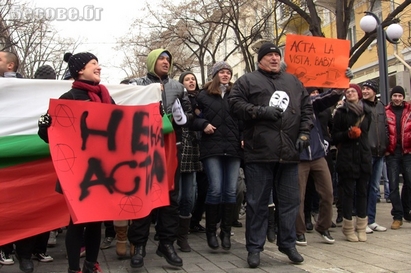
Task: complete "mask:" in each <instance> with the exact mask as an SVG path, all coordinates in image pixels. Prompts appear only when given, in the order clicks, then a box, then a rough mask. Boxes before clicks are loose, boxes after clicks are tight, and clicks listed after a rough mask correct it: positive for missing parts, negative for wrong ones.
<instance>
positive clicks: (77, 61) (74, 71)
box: [68, 52, 98, 79]
mask: <svg viewBox="0 0 411 273" xmlns="http://www.w3.org/2000/svg"><path fill="white" fill-rule="evenodd" d="M91 60H96V61H98V59H97V57H96V56H94V54H92V53H90V52H81V53H77V54H74V55H72V56H71V57H70V59H69V60H68V67H69V71H70V75H71V76H72V77H73V78H74V79H77V78H78V72H79V71H80V70H82V69H83V68H84V67H85V66H86V64H87V63H88V62H89V61H91Z"/></svg>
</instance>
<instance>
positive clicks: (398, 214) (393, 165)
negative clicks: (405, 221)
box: [387, 150, 411, 220]
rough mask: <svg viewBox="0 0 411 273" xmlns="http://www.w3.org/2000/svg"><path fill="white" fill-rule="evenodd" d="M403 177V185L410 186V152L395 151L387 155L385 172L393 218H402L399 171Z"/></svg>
mask: <svg viewBox="0 0 411 273" xmlns="http://www.w3.org/2000/svg"><path fill="white" fill-rule="evenodd" d="M401 172H402V177H403V179H404V185H407V187H408V189H410V188H411V154H404V155H403V154H402V152H401V151H397V150H396V151H395V153H394V154H392V155H389V156H387V174H388V181H389V183H390V199H391V204H392V209H391V215H392V216H393V219H394V220H402V218H403V216H404V211H403V205H402V203H401V197H400V186H399V184H400V173H401Z"/></svg>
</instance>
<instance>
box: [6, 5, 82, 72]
mask: <svg viewBox="0 0 411 273" xmlns="http://www.w3.org/2000/svg"><path fill="white" fill-rule="evenodd" d="M26 6H27V5H26V4H25V3H23V2H17V1H13V0H7V1H6V3H5V5H3V6H1V8H0V48H1V50H9V51H12V52H14V53H16V54H17V56H18V57H19V60H20V65H19V72H20V73H21V74H22V76H23V77H24V78H33V77H34V73H35V71H36V70H37V68H38V67H40V66H42V65H45V64H49V65H51V66H52V67H53V68H54V69H55V70H56V74H57V76H58V78H60V76H61V75H62V74H63V73H64V68H63V66H64V65H63V55H64V53H65V52H66V51H71V52H72V51H74V49H75V48H76V47H77V46H78V45H79V42H78V41H74V40H73V39H70V38H69V39H67V38H64V39H63V38H60V37H59V36H58V33H57V31H56V30H55V29H53V28H52V26H51V22H50V21H48V20H47V19H46V18H44V17H37V16H35V15H34V14H32V13H31V12H29V11H27V10H25V9H26ZM16 9H18V10H19V12H18V13H14V12H13V10H16ZM23 15H26V16H23ZM29 15H30V16H29Z"/></svg>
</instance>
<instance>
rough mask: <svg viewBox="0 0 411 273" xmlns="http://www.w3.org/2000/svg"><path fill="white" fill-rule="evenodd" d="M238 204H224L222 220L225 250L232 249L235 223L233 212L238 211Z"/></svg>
mask: <svg viewBox="0 0 411 273" xmlns="http://www.w3.org/2000/svg"><path fill="white" fill-rule="evenodd" d="M236 208H237V204H236V203H233V204H223V211H222V219H221V226H220V228H221V231H220V239H221V247H222V248H223V249H224V250H230V248H231V239H230V237H231V225H232V223H233V211H234V210H236Z"/></svg>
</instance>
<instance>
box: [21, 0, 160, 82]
mask: <svg viewBox="0 0 411 273" xmlns="http://www.w3.org/2000/svg"><path fill="white" fill-rule="evenodd" d="M26 1H29V3H30V4H31V5H33V7H37V8H40V9H44V10H46V9H47V8H49V9H50V11H51V12H57V11H58V10H59V9H60V11H62V12H66V11H67V12H69V11H70V10H71V11H74V10H76V11H78V15H79V16H83V17H86V19H88V21H86V20H74V19H73V18H76V17H77V15H76V14H74V15H71V16H73V17H71V18H72V19H73V20H68V19H66V20H64V18H65V17H67V15H64V14H63V15H61V17H60V18H63V20H61V21H58V20H53V22H52V24H53V26H54V27H55V28H56V29H57V30H58V32H59V35H60V36H62V37H72V38H74V39H75V40H77V39H78V38H80V39H81V40H83V41H86V42H84V43H83V44H81V45H80V47H79V48H78V51H79V52H80V51H90V52H92V53H94V54H95V55H96V56H97V58H98V59H99V63H100V64H101V66H102V83H113V84H114V83H120V81H121V80H122V79H123V78H125V77H126V75H125V73H124V72H122V71H121V70H118V69H114V68H112V66H113V64H120V63H121V60H122V53H121V52H116V50H114V49H113V47H114V46H115V45H116V44H115V43H116V39H117V38H119V37H121V36H123V35H125V34H126V33H128V30H129V26H130V24H132V22H133V21H134V19H135V18H136V17H137V15H138V13H139V12H140V11H141V10H142V7H143V6H144V3H145V1H144V0H134V1H119V0H117V1H91V0H70V1H55V0H26ZM158 1H159V0H150V4H153V5H155V3H156V2H158ZM67 14H68V13H67ZM56 16H57V15H56ZM93 17H95V18H96V19H94V18H93ZM86 39H87V40H86Z"/></svg>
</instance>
